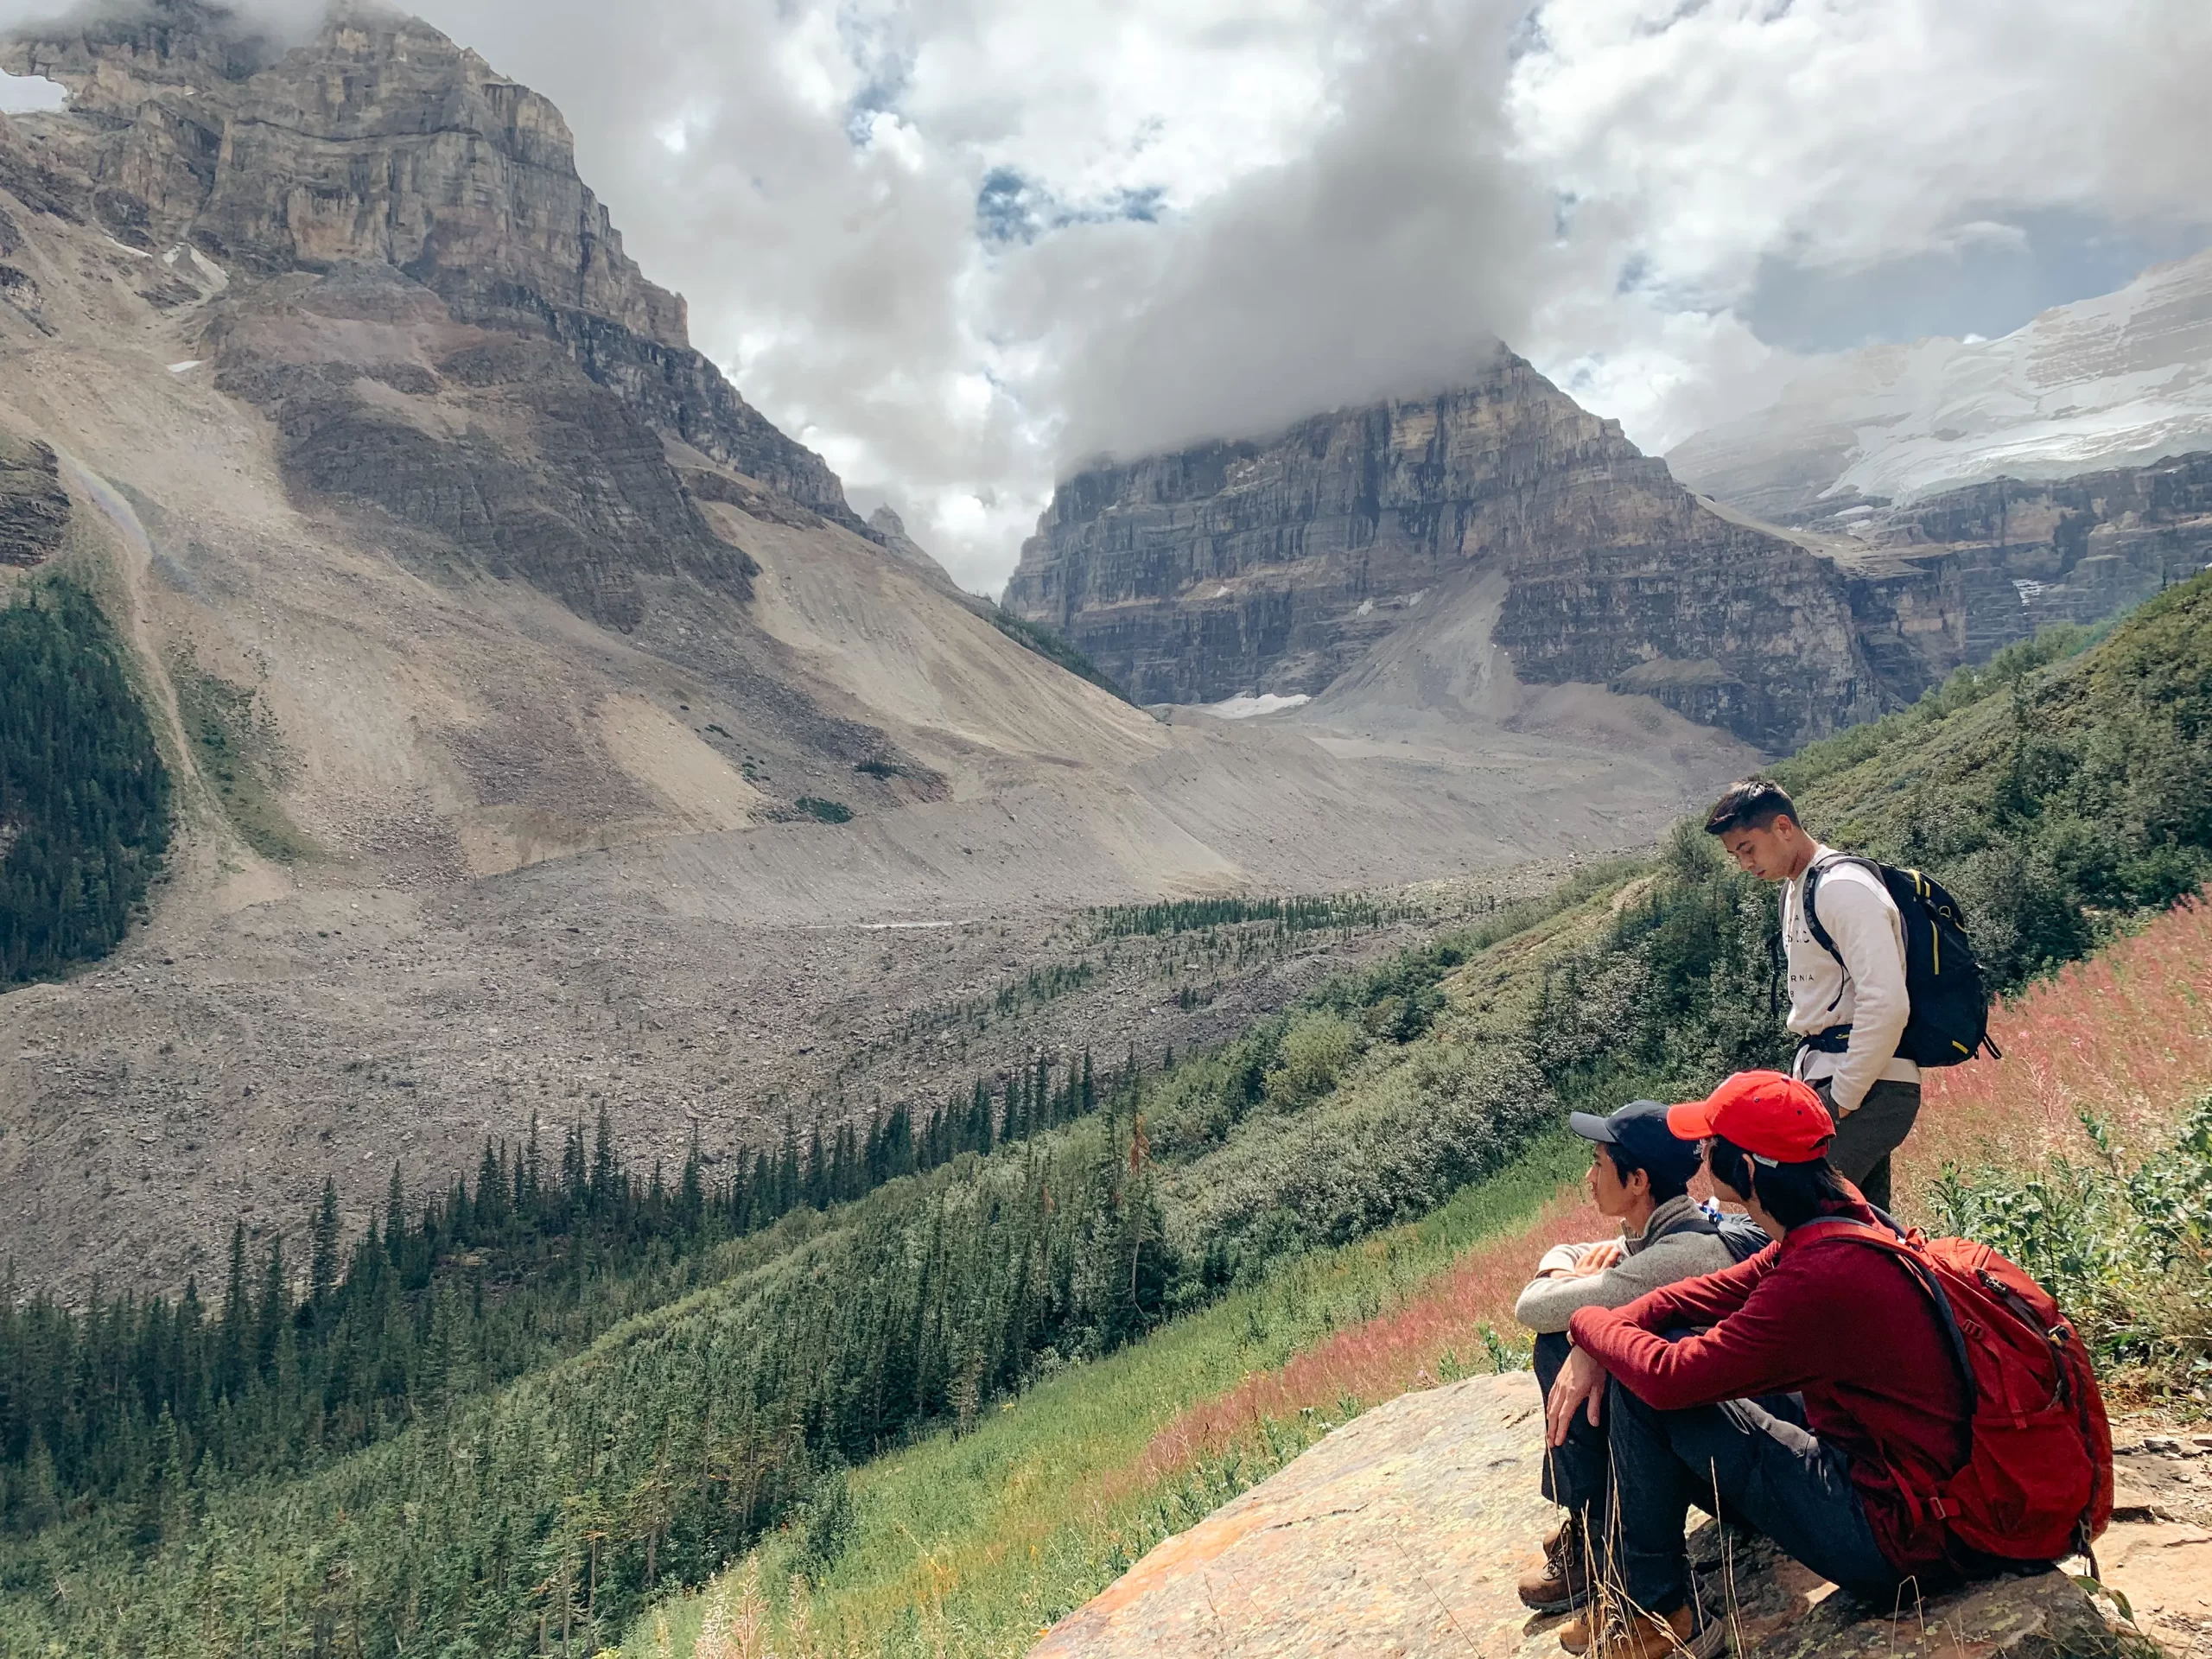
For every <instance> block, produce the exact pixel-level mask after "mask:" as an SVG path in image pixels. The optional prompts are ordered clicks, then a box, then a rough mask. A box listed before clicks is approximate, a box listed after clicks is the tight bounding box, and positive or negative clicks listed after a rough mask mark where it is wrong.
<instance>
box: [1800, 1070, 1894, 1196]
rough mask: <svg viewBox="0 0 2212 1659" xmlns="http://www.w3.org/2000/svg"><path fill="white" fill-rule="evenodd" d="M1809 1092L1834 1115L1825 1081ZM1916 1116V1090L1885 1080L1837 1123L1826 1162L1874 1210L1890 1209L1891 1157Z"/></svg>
mask: <svg viewBox="0 0 2212 1659" xmlns="http://www.w3.org/2000/svg"><path fill="white" fill-rule="evenodd" d="M1813 1088H1814V1090H1815V1093H1817V1094H1818V1095H1819V1096H1820V1097H1821V1101H1822V1102H1823V1103H1826V1105H1827V1108H1828V1109H1829V1110H1830V1111H1831V1112H1833V1111H1834V1109H1835V1102H1834V1099H1833V1098H1831V1097H1830V1096H1829V1094H1828V1084H1827V1078H1826V1077H1823V1078H1821V1080H1820V1081H1819V1082H1818V1083H1816V1084H1814V1085H1813ZM1919 1116H1920V1085H1919V1084H1916V1083H1894V1082H1890V1081H1887V1080H1885V1081H1883V1082H1880V1083H1878V1084H1875V1085H1874V1086H1873V1087H1872V1089H1869V1090H1867V1091H1866V1099H1865V1100H1863V1101H1861V1102H1859V1107H1858V1109H1856V1110H1855V1111H1852V1112H1849V1113H1847V1114H1846V1115H1845V1116H1841V1117H1839V1118H1837V1119H1836V1124H1835V1139H1834V1141H1832V1142H1830V1143H1829V1146H1828V1162H1830V1163H1832V1164H1834V1166H1836V1170H1837V1173H1840V1175H1841V1176H1842V1177H1843V1179H1846V1180H1847V1181H1849V1182H1850V1183H1851V1184H1852V1185H1853V1186H1855V1187H1857V1188H1858V1189H1859V1192H1862V1193H1864V1194H1865V1195H1866V1202H1867V1203H1869V1204H1871V1205H1873V1206H1874V1207H1875V1208H1876V1209H1877V1210H1886V1209H1888V1208H1889V1207H1890V1154H1891V1153H1893V1152H1895V1151H1896V1150H1897V1148H1898V1147H1901V1146H1903V1145H1904V1138H1905V1136H1907V1135H1910V1134H1911V1133H1912V1126H1913V1124H1914V1122H1916V1120H1917V1119H1918V1118H1919Z"/></svg>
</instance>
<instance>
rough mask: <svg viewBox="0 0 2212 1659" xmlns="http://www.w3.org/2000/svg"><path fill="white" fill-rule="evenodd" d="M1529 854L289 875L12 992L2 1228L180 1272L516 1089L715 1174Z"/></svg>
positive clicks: (109, 1260)
mask: <svg viewBox="0 0 2212 1659" xmlns="http://www.w3.org/2000/svg"><path fill="white" fill-rule="evenodd" d="M1555 874H1556V872H1555V871H1552V870H1548V869H1543V868H1532V869H1530V870H1527V871H1522V872H1517V873H1515V874H1510V875H1507V876H1502V877H1499V878H1497V879H1496V880H1493V881H1487V882H1484V881H1471V882H1464V883H1453V884H1440V885H1436V886H1433V887H1426V888H1421V889H1417V890H1412V891H1408V892H1405V893H1397V894H1390V895H1382V896H1380V899H1379V902H1378V904H1377V905H1376V906H1374V907H1373V908H1372V909H1367V908H1357V909H1354V910H1351V911H1349V912H1346V914H1345V917H1344V919H1343V921H1342V923H1341V925H1327V926H1314V927H1311V928H1309V929H1306V930H1304V931H1298V930H1286V929H1283V928H1281V927H1279V926H1278V925H1276V924H1275V923H1273V922H1268V921H1260V922H1246V923H1242V924H1236V925H1224V926H1216V927H1212V928H1210V929H1204V930H1200V931H1190V932H1184V933H1179V934H1178V933H1164V934H1160V935H1156V936H1147V935H1141V934H1139V935H1134V936H1122V937H1112V936H1103V935H1102V930H1101V927H1100V925H1099V921H1098V917H1097V915H1096V913H1094V912H1072V913H1071V912H1053V911H1050V910H1045V909H1026V910H1025V909H1013V908H1007V909H1004V910H1001V911H997V912H989V911H983V910H981V909H979V910H978V911H977V912H976V913H973V914H967V915H925V916H919V917H913V918H885V919H878V920H850V919H849V920H845V921H842V922H839V923H836V924H824V925H772V924H765V923H763V924H756V925H731V924H728V923H724V922H720V921H707V920H698V919H687V918H677V917H671V916H670V915H668V914H666V913H665V912H662V911H659V910H658V909H650V908H642V907H641V908H636V909H632V908H627V907H625V906H622V905H621V904H620V903H618V902H616V901H615V900H613V899H611V898H609V897H608V896H607V892H606V890H605V889H603V888H599V887H587V886H583V885H573V886H568V887H565V888H563V889H561V890H557V891H556V890H555V889H552V888H550V887H549V886H548V884H547V883H546V882H545V881H544V880H542V879H540V880H514V881H507V882H500V881H492V882H485V883H480V884H477V885H476V886H474V887H467V888H455V889H452V890H450V892H449V893H448V895H447V896H445V897H442V898H432V897H427V896H425V895H423V894H422V893H403V892H398V891H394V890H371V891H364V892H359V893H342V892H335V893H334V892H324V893H302V894H300V895H297V896H296V897H295V898H294V899H289V900H285V901H280V902H275V903H270V904H265V905H260V906H253V907H251V908H250V909H247V910H244V911H241V912H237V913H235V914H233V915H232V916H230V917H227V918H222V919H221V920H220V921H219V922H218V923H216V924H215V925H213V927H211V928H210V929H209V930H208V931H207V932H206V933H205V934H204V935H200V936H198V937H196V938H194V939H193V940H192V941H191V942H189V943H180V942H176V941H174V940H173V941H171V942H169V943H167V944H164V943H163V940H162V934H161V932H160V931H156V933H155V934H153V935H151V936H147V937H145V938H141V939H138V940H135V941H134V942H133V944H131V945H130V946H129V947H127V948H126V950H124V952H123V953H121V954H120V955H119V956H118V957H116V958H114V959H113V960H111V961H110V962H109V963H105V964H104V965H102V966H100V967H99V968H97V969H93V970H92V971H90V972H87V973H86V974H85V975H83V976H79V978H76V979H74V980H73V981H71V982H67V983H66V984H61V985H48V986H33V987H29V988H24V989H22V990H19V991H16V992H13V993H10V995H9V996H8V997H7V999H6V1001H5V1004H4V1012H5V1014H6V1015H7V1020H6V1022H5V1025H4V1027H0V1032H4V1046H0V1102H4V1103H5V1104H6V1107H7V1110H6V1112H5V1115H4V1118H3V1119H0V1121H4V1122H5V1123H6V1124H7V1126H8V1127H7V1128H6V1129H5V1131H4V1133H0V1193H4V1194H5V1200H4V1205H0V1211H4V1214H5V1216H6V1217H7V1220H6V1221H5V1222H4V1223H0V1234H3V1235H4V1243H0V1248H4V1249H5V1250H6V1251H7V1253H8V1254H9V1255H11V1256H12V1257H13V1258H14V1260H15V1262H16V1271H17V1273H18V1274H19V1276H20V1279H21V1281H22V1282H23V1283H25V1284H27V1285H34V1286H38V1285H43V1286H50V1287H57V1288H60V1289H61V1290H63V1291H64V1292H65V1293H67V1292H74V1291H80V1290H81V1289H83V1288H84V1287H86V1285H87V1284H88V1283H89V1282H90V1281H91V1280H92V1278H93V1277H94V1276H96V1275H97V1276H99V1277H100V1278H101V1279H102V1280H103V1281H105V1284H106V1285H107V1286H108V1287H110V1288H111V1289H114V1288H119V1287H124V1286H127V1285H136V1286H140V1287H149V1288H151V1287H168V1288H175V1287H177V1286H179V1285H181V1282H182V1281H183V1280H184V1278H185V1277H186V1276H187V1275H188V1274H192V1273H194V1272H198V1273H199V1274H200V1275H201V1277H202V1283H203V1290H204V1289H205V1285H206V1278H207V1272H208V1268H209V1264H211V1263H213V1262H218V1261H219V1257H220V1253H221V1251H222V1249H223V1248H224V1244H225V1240H226V1237H227V1236H228V1234H229V1231H230V1229H231V1226H232V1222H233V1221H234V1220H235V1219H237V1218H238V1217H244V1218H245V1221H246V1223H247V1224H248V1226H249V1229H250V1230H251V1232H252V1233H253V1234H254V1235H255V1236H257V1237H258V1236H265V1235H266V1234H267V1233H269V1232H270V1230H285V1231H293V1232H296V1231H297V1230H299V1229H300V1228H301V1227H302V1225H303V1224H304V1221H305V1218H306V1216H307V1213H308V1208H309V1206H310V1205H312V1204H313V1203H314V1202H315V1197H316V1195H317V1193H318V1192H320V1190H321V1185H322V1182H323V1179H324V1178H325V1176H326V1175H328V1176H332V1177H334V1178H335V1179H336V1180H337V1182H338V1185H339V1189H340V1198H341V1203H342V1206H343V1209H344V1212H345V1216H346V1222H347V1224H348V1227H349V1230H359V1228H361V1227H364V1226H365V1224H366V1223H367V1221H368V1219H369V1217H370V1215H371V1213H372V1210H374V1209H377V1208H378V1207H380V1206H381V1205H382V1203H383V1201H384V1196H385V1190H386V1184H387V1182H388V1180H389V1179H390V1176H391V1170H392V1168H393V1166H394V1165H395V1164H396V1165H397V1166H398V1167H399V1168H400V1170H401V1172H402V1174H403V1178H404V1181H405V1183H406V1185H407V1187H408V1190H409V1191H410V1192H411V1193H413V1194H415V1195H416V1196H417V1197H418V1198H419V1197H421V1196H423V1195H425V1194H427V1193H428V1192H430V1191H432V1190H434V1189H436V1190H442V1189H443V1188H444V1187H446V1186H447V1185H450V1183H451V1182H452V1181H453V1180H454V1178H455V1177H457V1176H461V1175H463V1174H469V1175H473V1173H474V1168H475V1166H476V1162H477V1160H478V1158H479V1155H480V1152H481V1149H482V1146H483V1143H484V1141H485V1140H486V1138H487V1137H490V1138H493V1139H502V1140H507V1141H514V1142H517V1143H520V1142H521V1141H523V1140H524V1137H525V1136H527V1135H528V1134H529V1132H530V1129H531V1123H532V1122H533V1121H535V1122H536V1123H537V1125H538V1133H539V1135H540V1136H541V1140H542V1141H543V1143H544V1144H545V1147H546V1154H547V1155H548V1156H549V1157H551V1158H557V1155H558V1149H559V1141H560V1137H561V1136H562V1135H563V1134H564V1133H565V1131H566V1130H567V1128H568V1127H569V1125H571V1124H572V1123H575V1122H579V1121H582V1122H583V1123H584V1124H585V1127H586V1129H587V1131H589V1130H590V1129H591V1128H592V1126H593V1125H594V1122H595V1121H596V1118H597V1116H598V1114H599V1113H600V1111H601V1109H605V1110H606V1111H607V1114H608V1115H609V1117H610V1119H611V1121H612V1123H613V1129H614V1134H615V1136H616V1140H617V1144H618V1146H619V1147H620V1151H621V1152H622V1154H623V1155H624V1156H625V1158H626V1160H629V1161H630V1162H631V1163H632V1165H633V1166H638V1167H640V1168H643V1167H647V1166H650V1165H651V1164H652V1162H654V1161H655V1160H658V1161H660V1162H662V1163H663V1164H664V1165H665V1166H668V1167H669V1168H670V1169H671V1172H672V1171H673V1169H674V1167H675V1166H677V1164H680V1163H681V1161H682V1160H683V1157H684V1155H685V1151H686V1148H687V1147H688V1145H689V1144H690V1141H691V1139H692V1137H693V1136H694V1135H696V1136H697V1139H698V1144H699V1146H700V1147H701V1151H702V1157H703V1159H704V1160H706V1161H707V1163H708V1164H709V1173H710V1175H719V1174H721V1173H726V1169H725V1167H724V1160H727V1159H728V1158H729V1157H730V1156H731V1155H732V1154H734V1153H735V1152H736V1151H737V1149H738V1148H740V1147H751V1148H760V1147H772V1146H774V1145H776V1144H778V1143H779V1141H780V1137H781V1135H782V1133H783V1124H784V1121H785V1115H786V1114H787V1113H788V1114H789V1115H790V1116H791V1118H792V1119H793V1121H794V1122H796V1123H797V1125H798V1129H799V1132H800V1134H801V1135H802V1136H804V1135H805V1134H806V1133H807V1132H808V1131H810V1129H811V1128H812V1127H813V1124H814V1123H815V1122H816V1121H817V1118H819V1119H820V1120H821V1121H823V1122H824V1123H825V1124H826V1125H827V1126H828V1127H829V1128H835V1127H836V1124H837V1123H838V1122H842V1121H846V1120H848V1119H857V1120H859V1121H861V1122H865V1121H866V1119H867V1118H868V1115H869V1113H870V1112H871V1111H872V1110H874V1109H876V1108H877V1107H878V1106H885V1107H887V1106H889V1105H890V1104H892V1103H896V1102H898V1101H901V1100H905V1101H910V1102H914V1103H919V1104H922V1105H923V1106H925V1107H926V1106H928V1105H931V1104H935V1103H939V1102H942V1101H943V1100H944V1098H945V1097H946V1096H948V1095H950V1094H952V1093H956V1092H957V1093H959V1094H960V1095H962V1096H965V1095H966V1094H967V1092H968V1090H969V1089H970V1088H971V1086H972V1085H973V1083H974V1081H975V1080H976V1078H978V1077H995V1076H1001V1075H1003V1074H1004V1073H1006V1072H1007V1071H1008V1070H1009V1069H1010V1068H1012V1067H1014V1066H1015V1065H1027V1064H1033V1060H1034V1058H1035V1057H1037V1056H1038V1055H1039V1054H1043V1055H1048V1056H1051V1057H1052V1058H1054V1059H1055V1061H1056V1063H1057V1064H1058V1065H1062V1066H1065V1065H1067V1064H1070V1063H1072V1062H1077V1061H1079V1059H1080V1058H1081V1056H1082V1054H1083V1052H1084V1050H1086V1049H1089V1050H1090V1051H1091V1052H1092V1054H1093V1056H1094V1062H1095V1064H1096V1065H1097V1066H1099V1067H1100V1068H1104V1067H1107V1066H1109V1065H1117V1064H1121V1063H1123V1062H1124V1061H1125V1060H1126V1058H1128V1055H1129V1054H1130V1053H1131V1052H1135V1054H1136V1055H1137V1056H1138V1057H1139V1058H1140V1059H1141V1062H1142V1063H1143V1064H1144V1065H1147V1067H1152V1068H1157V1067H1158V1066H1159V1065H1160V1063H1161V1060H1162V1058H1163V1057H1164V1055H1165V1053H1166V1051H1167V1050H1168V1049H1169V1048H1170V1047H1171V1046H1172V1047H1173V1048H1174V1049H1175V1050H1177V1051H1179V1052H1186V1051H1188V1050H1189V1049H1191V1048H1192V1047H1194V1046H1205V1045H1209V1044H1211V1043H1214V1042H1217V1041H1219V1040H1221V1039H1224V1038H1226V1037H1228V1036H1230V1035H1231V1034H1233V1033H1236V1031H1237V1030H1239V1029H1241V1028H1242V1027H1243V1026H1244V1025H1246V1024H1247V1023H1248V1022H1249V1020H1252V1019H1254V1018H1255V1017H1256V1016H1259V1015H1262V1014H1268V1013H1272V1012H1274V1011H1276V1010H1278V1009H1280V1008H1281V1007H1285V1006H1286V1005H1287V1004H1288V1003H1290V1002H1292V1001H1295V1000H1296V999H1297V997H1298V996H1299V995H1300V994H1301V993H1303V992H1304V991H1305V990H1306V989H1307V988H1310V987H1312V986H1313V985H1314V984H1315V983H1317V982H1319V980H1321V979H1322V978H1324V977H1325V976H1328V975H1330V974H1332V973H1335V972H1338V971H1340V970H1342V969H1346V968H1348V967H1351V966H1353V965H1355V964H1357V963H1361V962H1364V961H1369V960H1371V959H1373V958H1375V957H1378V956H1381V955H1383V954H1386V953H1388V952H1389V951H1392V950H1398V949H1401V948H1402V947H1404V946H1406V945H1408V944H1414V943H1417V942H1419V941H1421V940H1422V939H1425V938H1429V937H1431V936H1433V934H1434V933H1435V932H1436V931H1438V930H1439V929H1440V928H1441V927H1444V926H1446V925H1451V924H1452V923H1453V922H1455V921H1459V920H1462V919H1465V918H1468V917H1470V916H1476V915H1479V914H1481V913H1483V912H1484V910H1485V909H1486V908H1489V907H1493V906H1495V905H1496V904H1497V902H1499V899H1500V898H1501V896H1516V895H1517V894H1519V893H1524V892H1528V891H1535V890H1540V889H1541V887H1545V886H1548V884H1549V882H1550V881H1551V880H1552V879H1554V876H1555ZM1060 1075H1061V1076H1063V1077H1064V1076H1065V1071H1062V1072H1061V1073H1060Z"/></svg>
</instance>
